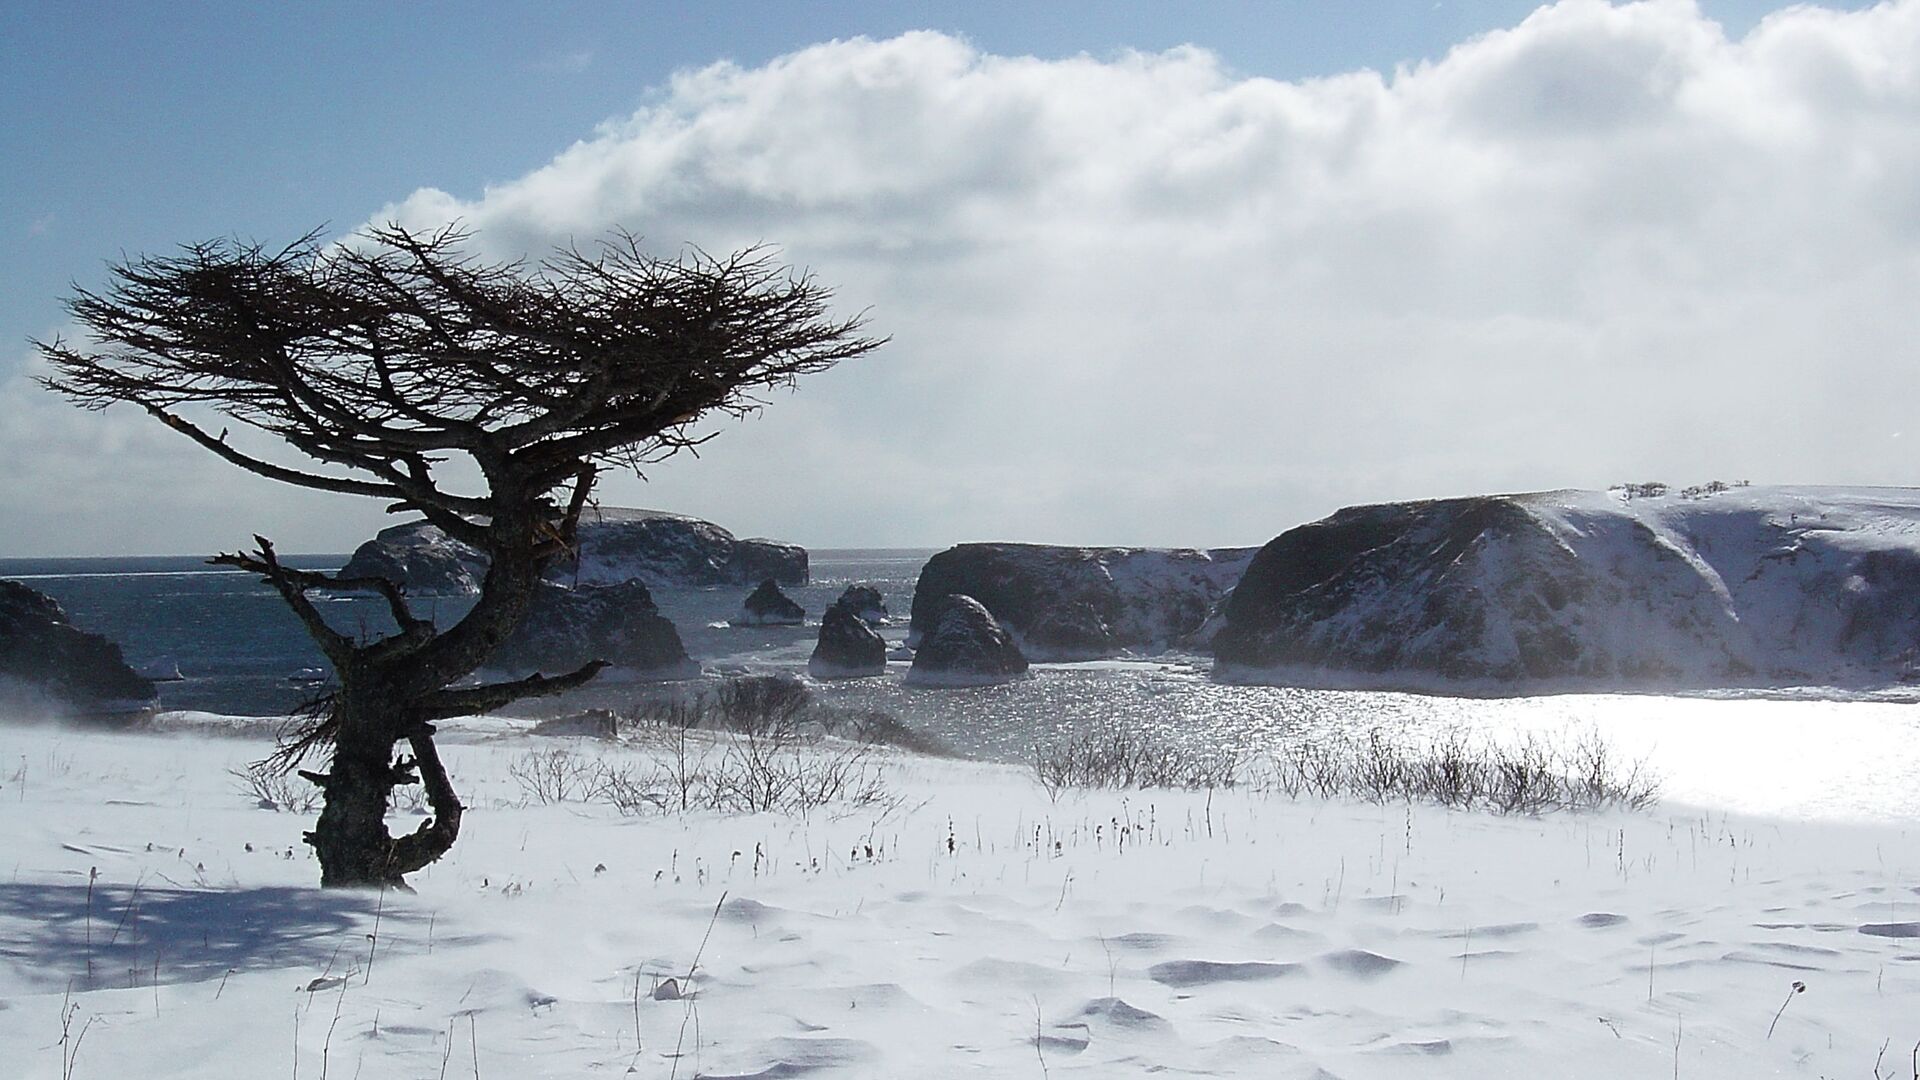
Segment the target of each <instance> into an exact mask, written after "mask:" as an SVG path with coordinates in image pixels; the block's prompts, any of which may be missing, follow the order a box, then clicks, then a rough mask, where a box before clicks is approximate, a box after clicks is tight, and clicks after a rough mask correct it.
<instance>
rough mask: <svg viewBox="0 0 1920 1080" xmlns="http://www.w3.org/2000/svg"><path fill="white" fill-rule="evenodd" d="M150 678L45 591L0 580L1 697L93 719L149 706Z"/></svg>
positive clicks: (117, 647) (151, 683)
mask: <svg viewBox="0 0 1920 1080" xmlns="http://www.w3.org/2000/svg"><path fill="white" fill-rule="evenodd" d="M153 698H154V689H153V681H152V680H151V679H148V678H146V677H144V676H142V675H140V674H139V673H138V672H136V671H134V670H133V669H132V668H130V667H128V666H127V663H126V661H125V659H124V658H122V656H121V655H120V646H118V645H116V644H114V643H113V642H111V641H108V640H107V639H106V638H104V637H101V636H100V635H98V634H89V633H86V632H85V631H83V630H80V629H78V628H76V627H75V626H74V625H73V624H72V623H70V622H68V621H67V615H66V612H64V611H62V610H61V609H60V605H59V604H58V603H57V602H56V601H55V600H54V599H53V598H52V597H50V596H47V595H45V594H44V593H39V592H35V591H34V590H32V589H30V588H28V587H26V586H25V585H22V584H20V583H18V582H14V581H0V701H7V702H10V703H13V704H17V705H21V706H25V707H28V708H30V709H32V710H34V711H36V712H37V711H41V710H45V711H49V712H53V713H59V714H74V715H80V716H86V717H92V718H100V717H104V716H108V715H122V714H129V713H132V712H136V711H138V710H140V709H144V708H146V707H148V706H150V705H151V704H152V702H153Z"/></svg>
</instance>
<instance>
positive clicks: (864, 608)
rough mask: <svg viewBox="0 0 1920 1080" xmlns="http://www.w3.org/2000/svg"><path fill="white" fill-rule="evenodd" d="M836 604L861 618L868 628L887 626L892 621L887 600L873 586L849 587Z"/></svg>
mask: <svg viewBox="0 0 1920 1080" xmlns="http://www.w3.org/2000/svg"><path fill="white" fill-rule="evenodd" d="M834 603H835V604H836V605H838V606H840V607H844V608H846V609H848V610H850V611H852V612H853V613H854V614H855V615H858V616H860V618H861V620H862V621H864V622H865V623H866V624H867V625H868V626H885V625H886V624H887V623H888V622H889V621H891V619H892V616H891V615H890V614H889V613H888V611H887V600H886V598H885V597H883V596H881V595H880V590H879V589H876V588H874V587H873V586H871V585H849V586H847V590H846V591H845V592H843V593H841V594H840V599H838V600H835V601H834Z"/></svg>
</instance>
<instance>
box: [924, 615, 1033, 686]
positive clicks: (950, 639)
mask: <svg viewBox="0 0 1920 1080" xmlns="http://www.w3.org/2000/svg"><path fill="white" fill-rule="evenodd" d="M914 610H915V612H916V613H918V612H919V611H921V610H922V609H921V606H920V599H919V597H918V596H916V597H915V598H914ZM926 610H927V625H928V629H927V630H926V632H925V633H923V634H922V635H921V636H920V644H919V646H918V648H916V649H915V650H914V654H913V666H912V667H911V668H909V669H908V670H907V674H906V675H905V677H904V678H903V679H902V681H903V682H905V683H907V684H909V685H913V686H988V685H992V684H994V683H1003V682H1008V681H1011V680H1013V679H1017V678H1019V677H1020V676H1022V675H1024V674H1026V671H1027V658H1026V657H1025V656H1024V655H1022V654H1021V651H1020V646H1019V645H1018V644H1017V643H1016V642H1015V641H1014V639H1013V635H1012V634H1010V633H1008V631H1007V629H1006V628H1005V627H1003V626H1001V625H1000V622H999V620H997V619H995V618H994V617H993V613H992V612H990V611H988V610H987V608H986V606H985V605H983V604H981V603H980V601H978V600H976V599H974V598H973V597H971V596H960V595H952V594H949V595H947V596H944V597H941V598H940V600H939V601H938V602H937V603H932V604H929V605H928V607H927V609H926Z"/></svg>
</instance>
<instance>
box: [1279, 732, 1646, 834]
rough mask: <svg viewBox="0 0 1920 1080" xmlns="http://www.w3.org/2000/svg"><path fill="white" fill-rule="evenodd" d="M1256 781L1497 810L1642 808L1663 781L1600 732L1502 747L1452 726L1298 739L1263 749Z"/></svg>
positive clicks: (1296, 791) (1326, 793)
mask: <svg viewBox="0 0 1920 1080" xmlns="http://www.w3.org/2000/svg"><path fill="white" fill-rule="evenodd" d="M1255 772H1257V782H1258V783H1259V784H1260V785H1261V786H1263V787H1265V788H1267V789H1269V790H1272V791H1276V792H1279V793H1281V794H1284V795H1287V796H1288V797H1293V798H1297V797H1300V796H1303V795H1304V796H1309V797H1312V798H1321V799H1330V798H1357V799H1365V800H1367V801H1370V802H1426V803H1436V804H1438V805H1441V806H1450V807H1455V808H1459V809H1486V810H1492V811H1494V812H1496V813H1502V814H1542V813H1551V812H1554V811H1560V810H1604V809H1610V808H1622V809H1629V810H1640V809H1644V808H1646V807H1648V806H1650V805H1652V804H1653V803H1654V802H1656V801H1657V800H1658V798H1659V791H1660V785H1659V781H1658V780H1657V779H1656V778H1655V777H1654V776H1653V775H1652V774H1651V773H1650V772H1649V771H1648V769H1647V768H1646V765H1645V763H1644V762H1639V761H1622V760H1620V759H1619V758H1618V756H1617V755H1616V754H1615V753H1614V751H1613V748H1612V747H1611V746H1610V745H1609V744H1608V743H1607V741H1606V740H1605V739H1604V738H1603V737H1602V736H1601V735H1600V733H1599V732H1597V731H1589V732H1587V733H1586V734H1584V735H1582V736H1580V737H1579V738H1577V739H1576V740H1574V741H1572V742H1570V743H1560V742H1554V741H1552V740H1549V739H1546V738H1544V737H1542V736H1539V735H1533V734H1529V735H1526V736H1523V737H1521V738H1520V739H1518V740H1516V741H1513V742H1508V743H1500V742H1496V741H1494V740H1492V739H1489V738H1482V739H1479V740H1475V739H1472V738H1470V737H1469V736H1467V735H1466V734H1465V733H1463V732H1460V731H1458V730H1449V731H1446V732H1443V733H1441V734H1440V736H1439V737H1437V738H1435V739H1432V740H1431V741H1428V742H1425V743H1412V742H1409V741H1406V740H1398V739H1395V738H1393V737H1391V736H1389V735H1388V734H1387V733H1386V732H1384V731H1382V730H1381V729H1379V728H1374V729H1371V730H1369V731H1368V732H1367V733H1366V735H1365V736H1362V737H1357V738H1356V737H1354V736H1350V735H1349V736H1331V737H1329V736H1317V737H1314V738H1303V739H1297V740H1294V741H1292V742H1289V743H1288V744H1286V745H1284V746H1282V747H1279V748H1277V749H1275V750H1273V751H1272V752H1270V753H1269V754H1267V755H1266V756H1265V758H1264V760H1263V762H1262V765H1261V767H1260V768H1258V769H1257V770H1255Z"/></svg>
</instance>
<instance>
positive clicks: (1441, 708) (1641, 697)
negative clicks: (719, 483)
mask: <svg viewBox="0 0 1920 1080" xmlns="http://www.w3.org/2000/svg"><path fill="white" fill-rule="evenodd" d="M932 554H933V552H932V551H930V550H908V549H839V550H835V549H826V550H813V551H811V552H810V553H809V556H810V563H811V573H812V578H811V581H810V582H809V583H808V584H807V585H803V586H796V587H789V588H787V589H786V590H785V591H786V592H787V593H788V594H789V595H790V596H792V597H793V598H794V599H795V600H796V601H798V602H799V603H800V604H801V605H802V606H803V607H805V608H806V609H807V611H808V612H809V613H810V616H811V618H810V620H809V623H808V624H807V625H805V626H798V627H779V626H758V627H736V626H732V625H730V624H729V619H730V617H731V616H732V615H733V614H734V613H735V612H736V611H738V610H739V607H740V601H741V600H742V599H744V598H745V595H746V593H747V591H748V590H747V589H746V588H745V587H740V586H726V587H715V588H697V589H696V588H666V587H663V588H657V589H655V590H653V593H654V599H655V602H656V603H657V604H658V605H659V607H660V610H661V612H662V613H663V614H665V615H666V616H667V617H668V618H670V619H672V620H673V621H674V623H675V625H676V626H677V627H678V628H679V631H680V636H681V639H682V640H683V641H684V642H685V644H686V647H687V651H688V653H689V654H690V655H691V656H693V657H694V658H695V659H696V660H698V661H700V662H701V664H702V665H703V667H704V668H706V669H707V671H708V672H709V673H710V675H724V674H728V673H741V672H765V671H791V672H796V673H798V672H803V671H804V669H805V667H806V662H807V657H808V656H809V655H810V654H811V652H812V649H813V644H814V640H815V637H816V635H817V633H818V621H817V620H818V618H819V615H820V613H821V612H823V611H824V610H825V609H826V607H827V605H828V604H830V603H832V601H833V600H834V599H835V598H837V597H838V596H839V595H840V593H841V592H842V590H844V589H845V588H846V587H847V586H848V585H851V584H856V583H859V584H867V585H871V586H873V587H875V588H877V589H879V590H880V593H881V595H882V596H884V597H885V598H886V603H887V607H888V609H889V610H890V611H891V612H892V614H893V620H892V624H891V625H890V626H887V627H884V628H883V629H882V633H883V635H884V636H886V638H887V639H888V641H889V642H890V643H898V642H901V641H903V640H904V638H905V636H906V622H907V614H908V611H909V609H910V608H911V605H912V599H913V589H914V584H915V582H916V580H917V579H918V576H919V573H920V568H921V567H922V566H923V565H924V564H925V562H926V560H927V558H928V557H929V556H931V555H932ZM283 559H284V560H285V561H286V562H287V563H288V564H289V565H293V566H296V567H300V568H303V569H313V570H334V569H337V568H338V567H339V566H341V565H342V564H343V563H344V562H345V561H346V556H344V555H304V556H301V555H286V556H283ZM0 577H4V578H10V579H13V580H17V581H21V582H23V583H25V584H27V585H29V586H31V587H32V588H35V589H38V590H39V591H41V592H44V593H47V594H48V595H50V596H52V597H54V598H55V599H56V600H58V601H59V602H60V604H61V606H62V607H64V608H65V609H66V611H67V614H68V617H69V618H70V619H71V620H72V621H73V623H74V624H75V625H77V626H79V627H80V628H82V629H85V630H89V631H92V632H95V633H101V634H104V635H106V636H107V637H108V638H110V639H112V640H114V641H116V642H118V643H119V644H120V645H121V647H122V650H123V652H124V653H125V655H126V657H127V660H128V662H129V663H130V664H131V665H132V666H133V667H135V668H136V669H139V670H142V671H144V672H147V673H149V674H156V675H166V676H172V675H175V674H177V675H178V678H177V679H169V680H168V681H163V682H161V683H160V684H159V692H160V707H161V708H162V709H164V710H183V711H200V712H208V713H217V714H223V715H243V716H278V715H284V714H286V713H287V712H289V711H291V710H293V709H295V708H297V707H298V706H299V705H300V704H301V703H302V702H304V701H306V700H307V699H308V698H310V697H311V696H312V695H313V692H314V685H315V680H316V679H323V678H324V660H323V659H322V657H321V656H320V654H319V652H318V651H317V650H316V649H315V647H314V645H313V643H312V642H311V641H310V640H309V639H308V638H307V636H306V633H305V631H304V630H303V628H302V627H301V626H300V624H299V623H298V621H297V620H295V619H294V617H293V616H292V615H291V614H290V613H289V612H288V611H287V609H286V608H285V606H284V605H283V604H282V603H281V601H280V598H279V597H278V596H277V595H276V594H275V593H274V592H273V591H272V590H271V589H270V588H268V587H267V586H265V585H263V584H261V583H260V582H259V581H258V580H257V579H256V578H254V577H253V576H251V575H247V574H242V573H240V572H238V571H234V570H230V569H224V568H217V567H211V566H208V565H207V564H206V562H205V560H204V558H201V557H192V556H143V557H124V558H60V559H0ZM470 603H471V601H470V600H465V599H462V598H434V599H423V600H422V601H420V604H421V605H422V606H423V607H425V608H426V610H427V611H428V613H430V614H432V615H433V616H434V617H435V618H436V619H441V620H448V621H450V620H452V619H457V618H458V617H459V616H460V615H461V614H463V613H464V611H465V609H466V607H467V606H468V605H469V604H470ZM324 610H325V613H326V616H327V619H328V621H329V622H331V623H332V624H333V625H334V626H336V627H337V628H339V629H341V630H343V631H346V632H349V633H359V634H365V635H377V634H381V633H385V632H387V631H388V630H389V629H390V628H391V625H392V624H391V622H390V621H389V620H388V618H387V615H386V612H385V610H384V606H383V605H382V604H381V603H380V602H379V601H378V600H376V599H373V598H370V597H365V596H343V597H338V598H334V599H330V600H328V601H327V602H326V604H325V607H324ZM905 668H906V665H905V664H904V663H895V664H894V665H892V667H891V669H890V670H889V672H888V674H887V675H886V676H883V677H879V678H874V679H861V680H852V681H848V682H840V683H826V684H821V685H820V686H819V687H818V688H817V692H818V693H819V695H820V696H821V697H822V698H823V699H825V700H826V701H828V702H829V703H831V704H837V705H842V706H845V707H848V708H860V709H880V710H884V711H886V712H889V713H891V714H893V715H895V716H897V717H898V718H900V719H901V720H902V721H903V722H905V723H906V724H907V725H908V726H910V727H912V728H914V729H916V730H918V731H921V732H924V733H926V734H929V735H932V736H934V737H935V738H937V739H939V740H941V741H942V742H944V743H945V744H947V745H948V746H950V747H952V748H954V749H955V750H957V751H959V752H961V753H965V754H969V755H973V756H978V757H983V758H988V759H995V760H1004V761H1014V762H1019V761H1027V760H1031V758H1032V756H1033V754H1034V753H1035V752H1036V748H1037V747H1040V746H1043V745H1045V744H1046V743H1048V742H1050V741H1051V740H1053V739H1055V738H1057V737H1059V736H1060V735H1062V734H1063V733H1066V732H1070V731H1073V730H1076V729H1080V728H1085V727H1088V726H1091V725H1098V724H1110V723H1118V724H1123V725H1126V726H1127V727H1129V728H1132V729H1135V730H1140V731H1144V732H1152V733H1154V734H1157V735H1159V736H1162V737H1165V738H1168V739H1173V740H1183V741H1187V742H1191V743H1196V744H1203V745H1206V746H1209V747H1217V748H1220V749H1223V750H1226V751H1229V752H1232V753H1235V754H1242V755H1249V754H1258V753H1260V752H1261V751H1262V750H1263V749H1269V748H1272V747H1273V746H1275V745H1276V744H1279V743H1281V742H1284V741H1285V740H1288V739H1294V738H1300V737H1311V736H1314V735H1316V734H1319V733H1328V732H1340V733H1346V734H1364V733H1365V732H1367V731H1369V730H1372V729H1380V730H1383V731H1385V732H1387V733H1388V734H1390V735H1394V736H1397V737H1409V738H1416V739H1417V738H1420V737H1426V736H1432V735H1436V734H1438V733H1440V732H1443V731H1464V732H1466V733H1468V734H1469V735H1478V736H1485V737H1489V738H1496V739H1511V738H1520V737H1524V736H1527V735H1530V734H1536V735H1541V736H1545V737H1547V738H1552V739H1563V740H1567V739H1577V738H1580V737H1582V736H1584V735H1586V734H1588V733H1592V732H1598V733H1599V734H1600V735H1601V736H1602V737H1604V738H1605V739H1606V740H1607V741H1608V742H1609V743H1610V744H1611V745H1612V746H1613V747H1614V748H1615V750H1616V752H1617V753H1619V754H1621V755H1622V756H1623V757H1625V758H1630V759H1638V760H1642V761H1644V762H1645V763H1646V765H1647V766H1648V767H1649V768H1650V769H1652V770H1653V771H1654V772H1655V773H1656V774H1658V775H1659V776H1660V778H1661V780H1662V788H1663V798H1664V801H1665V802H1666V803H1668V804H1677V805H1685V806H1691V807H1698V808H1701V809H1702V810H1703V812H1711V811H1716V810H1717V811H1737V812H1744V813H1755V814H1763V815H1775V816H1780V817H1786V818H1795V819H1827V820H1873V821H1883V822H1885V821H1895V822H1909V821H1910V822H1913V823H1915V824H1916V825H1920V705H1916V704H1915V703H1914V702H1913V701H1912V700H1911V699H1894V698H1885V697H1871V696H1869V697H1865V698H1862V697H1860V696H1858V695H1854V696H1848V697H1842V696H1839V695H1836V694H1831V693H1823V692H1819V691H1800V692H1791V693H1787V692H1782V693H1775V694H1769V695H1759V696H1756V695H1752V694H1745V695H1694V696H1671V695H1650V694H1568V695H1554V696H1544V697H1508V698H1463V697H1443V696H1434V695H1422V694H1407V693H1393V692H1384V691H1338V690H1314V689H1303V688H1296V687H1271V686H1241V685H1231V684H1226V683H1220V682H1216V681H1214V680H1213V678H1212V677H1211V672H1210V669H1211V662H1210V661H1209V659H1208V658H1207V657H1205V656H1201V655H1194V654H1184V653H1168V654H1162V655H1157V656H1140V657H1129V658H1123V659H1118V660H1105V661H1093V662H1087V663H1069V664H1038V665H1035V667H1034V670H1033V673H1032V675H1031V677H1030V678H1026V679H1022V680H1019V681H1016V682H1012V683H1007V684H1004V685H1000V686H992V687H974V688H963V689H951V688H946V689H935V688H912V687H906V686H903V685H902V684H901V682H900V675H901V674H902V673H903V672H904V671H905ZM650 692H653V691H652V690H651V689H650V688H649V687H647V686H645V685H643V684H634V683H623V682H622V681H620V680H619V679H618V678H617V677H613V678H607V677H603V679H602V680H601V681H600V683H599V685H596V686H595V687H593V688H591V691H590V692H587V693H583V694H582V695H581V696H580V697H579V698H578V699H577V703H578V704H593V705H604V706H610V707H615V708H618V707H619V706H620V705H621V704H622V703H623V702H627V701H631V700H632V699H633V698H635V697H636V696H639V695H643V694H647V693H650Z"/></svg>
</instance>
